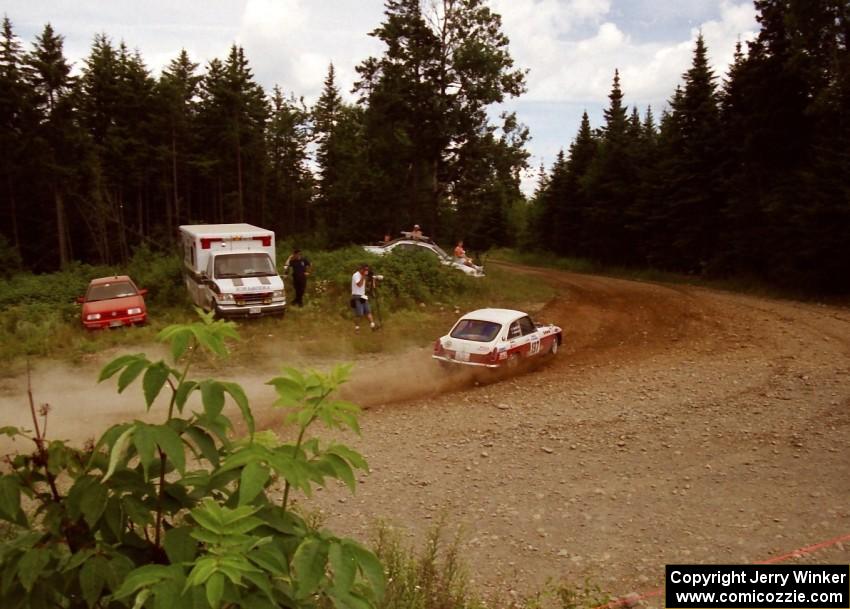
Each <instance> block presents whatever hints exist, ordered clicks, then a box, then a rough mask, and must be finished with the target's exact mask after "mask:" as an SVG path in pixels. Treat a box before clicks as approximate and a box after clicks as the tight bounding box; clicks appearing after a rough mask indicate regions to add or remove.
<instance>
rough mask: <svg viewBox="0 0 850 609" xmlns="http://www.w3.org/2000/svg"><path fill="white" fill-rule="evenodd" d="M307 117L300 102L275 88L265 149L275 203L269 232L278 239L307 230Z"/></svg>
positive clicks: (309, 183) (310, 182)
mask: <svg viewBox="0 0 850 609" xmlns="http://www.w3.org/2000/svg"><path fill="white" fill-rule="evenodd" d="M309 122H310V113H309V111H308V110H307V108H306V106H305V105H304V100H303V99H300V100H299V99H296V98H295V95H291V96H290V97H289V98H286V97H284V95H283V93H282V92H281V90H280V88H279V87H275V88H274V90H273V92H272V97H271V115H270V118H269V125H268V129H267V134H266V137H267V144H266V148H267V150H268V155H269V165H270V167H269V172H270V180H269V191H270V195H271V200H272V201H274V202H276V203H275V205H274V206H273V207H272V209H270V212H271V214H270V215H271V222H270V223H269V224H268V226H269V228H272V229H274V230H275V232H276V233H277V234H278V235H303V234H304V233H306V232H307V231H308V230H309V229H310V228H311V220H312V219H311V217H310V215H309V214H310V211H311V210H310V205H311V199H312V185H313V178H312V173H311V172H310V169H309V168H308V165H307V162H308V152H307V148H308V146H309V143H310V126H309Z"/></svg>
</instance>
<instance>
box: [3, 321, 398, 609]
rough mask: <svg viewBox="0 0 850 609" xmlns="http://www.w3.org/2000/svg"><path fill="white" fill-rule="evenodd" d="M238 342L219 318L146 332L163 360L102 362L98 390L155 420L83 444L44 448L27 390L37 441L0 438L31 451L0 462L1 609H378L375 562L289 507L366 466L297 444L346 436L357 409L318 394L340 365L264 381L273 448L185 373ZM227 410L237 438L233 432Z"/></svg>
mask: <svg viewBox="0 0 850 609" xmlns="http://www.w3.org/2000/svg"><path fill="white" fill-rule="evenodd" d="M235 338H237V334H236V331H235V329H234V326H233V324H232V323H231V322H225V321H213V320H212V318H211V317H207V316H202V320H201V321H200V322H196V323H193V324H183V325H174V326H170V327H168V328H165V329H164V330H163V331H162V332H161V333H160V334H159V339H160V340H162V341H163V342H168V343H170V346H171V359H172V363H167V362H166V361H165V360H159V361H150V360H149V359H147V357H145V356H144V355H141V354H139V355H125V356H122V357H119V358H117V359H115V360H114V361H112V362H110V363H109V364H107V365H106V366H105V367H104V369H103V371H102V372H101V374H100V381H104V380H106V379H109V378H113V377H117V384H118V391H119V392H122V391H124V390H125V389H126V388H127V387H128V386H129V385H130V384H131V383H133V382H134V381H136V380H138V379H141V386H142V392H143V394H144V400H145V404H146V407H147V410H148V411H150V410H151V408H153V407H154V406H156V407H157V408H164V410H165V416H164V418H163V421H162V422H161V423H149V422H144V421H140V420H135V421H132V422H126V423H122V424H119V425H115V426H113V427H111V428H110V429H109V430H107V431H106V432H105V433H104V434H103V436H102V437H101V438H100V439H99V440H98V441H97V442H96V443H94V444H93V445H89V446H88V447H86V448H84V449H78V448H73V447H71V446H68V445H67V444H65V443H64V442H61V441H48V439H47V438H46V437H45V432H44V429H45V428H46V418H47V408H46V407H43V408H42V409H41V410H40V411H37V410H36V408H35V405H34V403H33V400H32V393H31V392H30V409H31V412H32V417H33V426H34V430H33V431H25V430H21V429H18V428H13V427H4V428H2V429H0V432H2V433H5V434H6V435H9V436H13V437H14V436H17V437H21V438H26V439H29V440H31V441H32V442H33V443H34V444H35V451H34V452H33V453H32V454H29V455H15V456H10V457H7V462H8V468H7V472H8V473H5V474H4V475H3V476H2V477H0V518H2V519H3V520H5V521H7V522H9V523H11V524H12V527H13V534H11V535H9V536H8V537H7V538H5V539H3V540H2V542H0V606H2V607H4V608H5V609H13V608H17V607H21V608H23V607H33V608H40V607H45V608H46V607H63V608H69V609H70V608H78V607H79V608H88V609H91V608H93V607H99V608H107V607H108V608H118V607H132V608H133V609H142V608H147V609H160V608H177V607H192V608H211V609H218V608H220V607H224V608H236V607H240V608H245V609H251V608H257V609H267V608H273V607H292V608H302V607H304V608H306V607H314V606H316V605H317V604H323V605H324V604H327V603H331V604H333V605H334V606H336V607H339V608H343V607H345V608H353V609H370V608H372V607H375V606H376V604H377V603H378V602H379V601H380V598H381V596H382V594H383V591H384V587H385V577H384V570H383V567H382V565H381V563H380V562H379V561H378V559H377V558H376V557H375V555H374V554H373V553H372V552H370V551H369V550H367V549H366V548H364V547H363V546H361V545H359V544H358V543H356V542H355V541H353V540H350V539H342V538H339V537H336V536H334V535H333V534H332V533H330V532H328V531H325V530H317V529H315V528H313V527H311V526H310V525H309V524H308V523H307V522H305V520H304V519H303V518H301V517H300V516H298V515H297V514H295V513H294V512H293V511H292V510H291V509H290V501H291V494H292V493H293V492H296V491H298V492H302V493H305V494H307V495H309V494H310V493H311V491H312V489H313V488H315V487H316V486H319V485H322V484H324V483H325V481H326V480H327V479H336V480H341V481H343V482H344V483H346V484H347V485H348V486H349V487H350V488H351V489H352V491H353V490H354V487H355V476H354V470H355V469H365V468H366V462H365V461H364V459H363V458H362V457H361V456H360V455H359V454H358V453H357V452H355V451H353V450H352V449H350V448H348V447H346V446H345V445H342V444H336V443H330V444H327V445H322V444H321V443H320V441H319V440H318V439H317V438H315V437H309V436H308V430H309V428H310V427H311V426H312V425H313V424H314V423H316V422H321V423H323V424H324V425H326V426H327V427H330V428H335V429H351V430H353V431H355V432H359V428H358V424H357V412H358V408H357V407H356V406H355V405H353V404H350V403H347V402H343V401H339V400H334V399H332V398H331V396H332V394H333V392H334V391H335V390H336V389H337V387H338V386H339V385H340V384H341V383H343V382H345V380H346V378H347V375H348V372H349V367H347V366H340V367H337V368H336V369H334V370H333V371H332V372H330V373H329V374H322V373H319V372H307V373H304V372H300V371H298V370H294V369H284V371H283V373H282V375H281V376H279V377H277V378H274V379H272V380H271V381H269V384H271V385H273V386H274V387H275V389H276V391H277V394H278V400H277V402H276V405H277V406H279V407H283V408H286V409H287V410H288V416H287V422H288V423H291V424H294V426H295V429H296V431H297V436H296V439H295V441H294V442H289V443H287V442H282V441H280V440H279V439H278V438H277V437H276V436H275V434H273V433H272V432H268V431H265V432H257V431H256V429H255V423H254V417H253V415H252V412H251V408H250V406H249V403H248V399H247V396H246V395H245V393H244V391H243V390H242V388H241V387H240V386H239V385H238V384H236V383H229V382H223V381H217V380H213V379H206V380H194V379H190V378H189V371H190V369H191V364H192V359H193V357H194V355H195V354H196V353H197V352H198V351H199V350H206V351H209V352H211V353H214V354H216V355H219V356H225V355H226V354H227V348H226V344H225V341H226V340H227V339H235ZM196 394H197V396H199V397H200V404H199V405H200V409H198V410H193V409H192V407H191V406H190V404H192V405H194V404H197V400H195V401H193V397H194V396H195V395H196ZM228 399H229V400H230V401H231V402H232V403H233V404H235V406H236V407H237V410H238V413H239V415H240V418H241V421H240V425H244V427H245V429H246V430H247V435H245V436H243V437H239V438H235V437H234V433H233V432H234V421H232V420H231V418H230V416H229V415H228V413H227V412H226V411H225V405H226V402H227V401H228ZM278 482H282V485H283V492H282V493H277V494H276V493H275V489H276V488H277V485H278Z"/></svg>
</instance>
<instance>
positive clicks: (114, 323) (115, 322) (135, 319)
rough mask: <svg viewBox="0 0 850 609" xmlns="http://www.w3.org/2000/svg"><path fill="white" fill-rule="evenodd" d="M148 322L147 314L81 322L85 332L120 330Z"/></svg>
mask: <svg viewBox="0 0 850 609" xmlns="http://www.w3.org/2000/svg"><path fill="white" fill-rule="evenodd" d="M147 320H148V314H147V313H142V314H141V315H125V316H123V317H109V318H105V319H98V320H96V321H86V320H83V326H84V327H85V328H86V330H101V329H103V328H122V327H124V326H132V325H135V324H143V323H145V322H146V321H147Z"/></svg>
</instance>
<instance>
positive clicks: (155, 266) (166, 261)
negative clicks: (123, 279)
mask: <svg viewBox="0 0 850 609" xmlns="http://www.w3.org/2000/svg"><path fill="white" fill-rule="evenodd" d="M124 269H125V270H124V271H123V272H124V273H126V274H128V275H130V277H132V279H133V281H135V282H136V285H137V286H139V287H140V288H147V290H148V294H147V296H145V302H146V303H147V304H148V306H151V305H153V306H155V307H169V306H179V305H183V304H185V303H188V301H189V299H188V297H187V295H186V286H185V285H184V283H183V277H182V275H181V273H182V270H183V266H182V263H181V261H180V258H179V256H177V254H175V253H165V252H161V251H155V250H153V249H151V247H150V246H148V245H147V244H143V245H141V246H139V247H138V248H136V250H135V251H134V252H133V257H132V258H131V259H130V261H129V264H128V265H127V266H126V267H124Z"/></svg>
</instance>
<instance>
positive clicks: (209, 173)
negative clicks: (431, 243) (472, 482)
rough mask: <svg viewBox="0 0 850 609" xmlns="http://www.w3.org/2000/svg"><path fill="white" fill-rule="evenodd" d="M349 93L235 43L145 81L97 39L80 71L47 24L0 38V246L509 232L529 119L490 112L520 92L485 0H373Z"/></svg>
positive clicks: (18, 249)
mask: <svg viewBox="0 0 850 609" xmlns="http://www.w3.org/2000/svg"><path fill="white" fill-rule="evenodd" d="M370 35H371V36H374V37H377V38H378V39H379V40H381V41H382V42H383V43H384V44H385V47H386V50H385V52H384V54H383V55H382V56H379V57H370V58H368V59H366V60H365V61H363V62H362V63H361V64H360V65H359V66H358V68H357V72H358V78H359V81H358V82H357V83H355V85H354V89H353V91H352V93H354V94H355V96H356V101H355V102H353V103H347V102H345V101H344V100H343V97H342V95H341V92H340V84H339V83H338V82H337V77H336V73H335V70H334V67H333V65H332V64H331V65H330V66H329V68H328V72H327V76H326V78H325V81H324V86H323V89H322V93H321V96H320V97H319V99H318V100H317V102H316V103H315V104H314V105H313V106H312V107H308V106H307V105H306V104H305V102H304V101H303V98H300V97H297V96H296V95H295V94H294V93H289V94H287V93H284V90H283V89H282V88H281V87H279V86H275V87H274V88H273V89H272V90H271V91H270V92H269V91H265V90H264V89H263V87H262V86H260V85H259V84H258V83H257V82H256V80H255V78H254V75H253V72H252V69H251V66H250V63H249V61H248V58H247V57H246V55H245V53H244V50H243V49H242V48H241V47H240V46H238V45H233V46H232V47H231V49H230V52H229V54H228V55H227V57H225V58H223V59H219V58H216V59H213V60H211V61H209V62H208V63H207V64H206V65H205V66H204V68H203V69H201V68H200V66H199V64H198V63H195V62H194V61H193V60H192V58H191V57H190V56H189V54H188V53H187V52H186V51H185V50H183V51H181V52H180V53H179V54H178V55H177V56H176V57H175V58H174V59H173V60H172V61H171V62H170V63H169V64H168V65H167V66H166V67H165V68H164V69H163V70H162V71H161V74H160V75H159V76H158V77H154V76H153V75H152V73H151V71H150V70H149V69H148V67H147V66H146V64H145V62H144V60H143V58H142V56H141V54H140V52H138V51H131V50H130V49H129V48H128V47H127V45H126V44H125V43H124V42H121V43H119V44H115V43H114V42H113V41H112V40H111V39H110V38H109V37H108V36H107V35H106V34H98V35H96V36H95V38H94V41H93V43H92V46H91V49H90V51H89V53H88V56H87V57H86V58H85V59H84V60H83V62H82V65H81V66H80V69H79V70H74V69H72V66H71V64H70V62H69V61H68V59H67V58H66V57H65V55H64V51H63V37H62V36H61V35H60V34H59V33H57V32H56V31H55V30H54V29H53V27H52V26H51V25H50V24H48V25H46V26H45V27H44V29H43V31H42V32H41V34H40V35H39V36H37V38H36V39H35V41H33V42H32V43H31V48H30V49H29V50H26V49H25V48H24V44H23V42H22V41H21V40H20V39H19V38H18V37H17V36H16V35H15V32H14V27H13V24H12V22H11V20H10V19H9V18H8V16H6V17H5V18H4V20H3V26H2V34H0V150H2V152H0V223H2V231H0V232H2V235H0V241H3V243H0V258H2V259H3V260H2V266H4V268H9V267H10V266H15V265H17V264H23V265H24V266H25V267H26V268H29V269H31V270H36V271H43V270H52V269H55V268H59V267H62V266H65V265H67V264H68V263H69V262H71V261H73V260H83V261H87V262H95V263H106V264H119V263H121V262H123V261H126V260H127V259H128V257H129V256H130V254H131V252H132V250H133V248H135V247H136V246H138V245H139V244H141V243H152V244H155V245H156V244H158V245H161V246H162V247H168V246H169V245H170V244H171V243H172V241H173V240H174V237H175V232H176V227H177V226H178V225H179V224H183V223H220V222H250V223H255V224H259V225H261V226H264V227H267V228H271V229H273V230H274V231H275V232H276V233H277V234H278V235H279V236H282V237H287V236H294V237H297V238H299V239H310V240H311V242H312V243H314V244H316V245H317V246H318V245H321V246H336V245H342V244H346V243H352V242H363V241H368V240H377V239H379V238H380V237H381V236H383V235H384V234H385V232H388V231H389V232H392V233H397V231H398V230H399V229H401V228H405V227H409V226H410V225H412V224H413V223H414V222H418V223H420V224H422V225H423V226H424V227H426V229H427V230H428V231H429V232H430V233H432V234H436V235H439V236H441V237H442V238H443V239H448V238H451V237H453V236H454V234H455V232H456V231H460V230H461V228H460V227H462V230H463V233H464V235H465V236H466V237H467V238H471V239H473V240H477V241H478V242H479V243H481V244H483V243H485V242H486V243H488V244H489V243H496V244H504V243H506V242H507V240H508V235H509V232H510V231H509V228H508V225H507V217H508V211H509V208H510V206H511V205H513V204H515V202H516V201H517V200H519V199H521V198H522V195H521V192H520V190H519V173H520V171H521V170H522V169H523V168H524V167H525V164H526V159H527V157H528V155H527V153H526V151H525V142H526V140H527V138H528V132H527V129H526V128H525V127H524V126H522V125H520V124H519V123H518V122H517V120H516V118H515V116H513V115H512V114H503V115H502V116H501V117H499V118H498V119H492V118H490V116H489V115H488V112H487V109H488V108H489V107H490V106H491V105H492V104H495V103H498V102H501V101H503V100H504V99H505V98H506V97H509V96H516V95H519V94H521V93H522V92H523V91H524V88H525V73H524V72H523V71H522V70H519V69H518V68H516V67H515V66H514V64H513V60H512V58H511V56H510V54H509V53H508V50H507V47H508V39H507V37H506V36H505V35H504V34H503V33H502V31H501V21H500V17H499V16H498V15H497V14H495V13H493V12H492V11H490V9H489V8H488V6H487V5H486V3H485V2H484V1H483V0H444V1H443V2H440V3H427V4H425V3H421V2H420V0H389V1H388V2H386V5H385V16H384V21H383V23H381V24H380V25H379V26H378V27H377V28H376V29H375V30H374V31H373V32H371V33H370Z"/></svg>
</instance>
